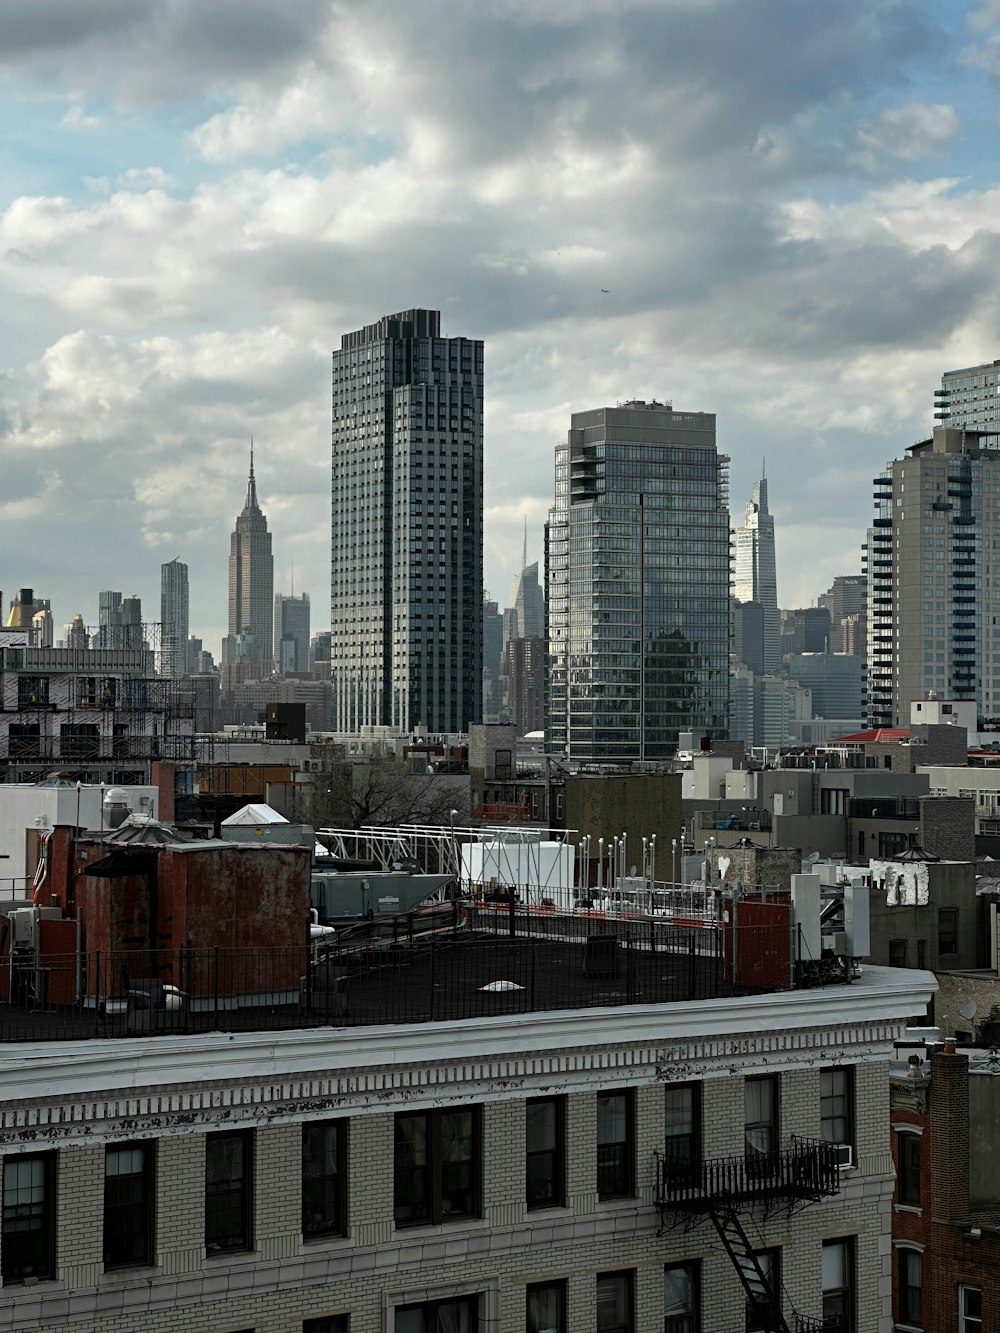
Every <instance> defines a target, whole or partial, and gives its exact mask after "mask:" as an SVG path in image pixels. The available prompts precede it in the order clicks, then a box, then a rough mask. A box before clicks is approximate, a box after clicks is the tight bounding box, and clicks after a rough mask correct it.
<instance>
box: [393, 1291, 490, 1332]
mask: <svg viewBox="0 0 1000 1333" xmlns="http://www.w3.org/2000/svg"><path fill="white" fill-rule="evenodd" d="M394 1327H395V1333H477V1330H478V1328H479V1297H478V1296H462V1297H460V1298H459V1299H458V1300H451V1301H424V1303H423V1304H422V1305H397V1306H396V1309H395V1320H394Z"/></svg>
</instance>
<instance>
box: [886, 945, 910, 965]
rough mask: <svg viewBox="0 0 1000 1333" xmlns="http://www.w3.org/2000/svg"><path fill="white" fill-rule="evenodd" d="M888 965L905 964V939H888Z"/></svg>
mask: <svg viewBox="0 0 1000 1333" xmlns="http://www.w3.org/2000/svg"><path fill="white" fill-rule="evenodd" d="M889 966H890V967H905V966H906V940H890V941H889Z"/></svg>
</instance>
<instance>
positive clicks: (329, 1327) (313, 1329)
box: [302, 1314, 351, 1333]
mask: <svg viewBox="0 0 1000 1333" xmlns="http://www.w3.org/2000/svg"><path fill="white" fill-rule="evenodd" d="M350 1319H351V1316H350V1315H346V1314H327V1315H320V1316H319V1318H318V1319H304V1320H303V1321H302V1333H350V1329H351V1324H350Z"/></svg>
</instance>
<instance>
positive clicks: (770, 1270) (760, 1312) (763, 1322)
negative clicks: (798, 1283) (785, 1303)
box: [746, 1250, 781, 1333]
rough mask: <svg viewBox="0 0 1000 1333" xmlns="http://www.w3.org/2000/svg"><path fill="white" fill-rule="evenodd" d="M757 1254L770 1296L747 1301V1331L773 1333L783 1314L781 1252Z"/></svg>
mask: <svg viewBox="0 0 1000 1333" xmlns="http://www.w3.org/2000/svg"><path fill="white" fill-rule="evenodd" d="M756 1253H757V1262H758V1264H759V1265H760V1269H761V1272H762V1273H763V1274H764V1281H765V1282H766V1283H767V1290H768V1295H767V1296H766V1297H765V1298H763V1299H762V1300H760V1301H750V1300H748V1301H747V1315H746V1330H747V1333H771V1330H772V1329H773V1328H775V1327H776V1326H777V1323H778V1318H779V1317H780V1313H781V1251H780V1250H758V1251H757V1252H756Z"/></svg>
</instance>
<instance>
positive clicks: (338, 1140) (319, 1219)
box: [302, 1120, 347, 1236]
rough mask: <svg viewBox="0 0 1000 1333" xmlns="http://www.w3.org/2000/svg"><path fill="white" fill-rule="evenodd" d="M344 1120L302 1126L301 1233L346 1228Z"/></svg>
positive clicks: (341, 1231) (336, 1231) (331, 1232)
mask: <svg viewBox="0 0 1000 1333" xmlns="http://www.w3.org/2000/svg"><path fill="white" fill-rule="evenodd" d="M346 1139H347V1121H346V1120H325V1121H321V1122H320V1123H319V1124H313V1125H303V1126H302V1234H303V1235H304V1236H332V1235H343V1234H344V1232H345V1230H346V1220H347V1219H346V1209H345V1207H344V1203H345V1191H344V1178H345V1172H344V1163H345V1160H346Z"/></svg>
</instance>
